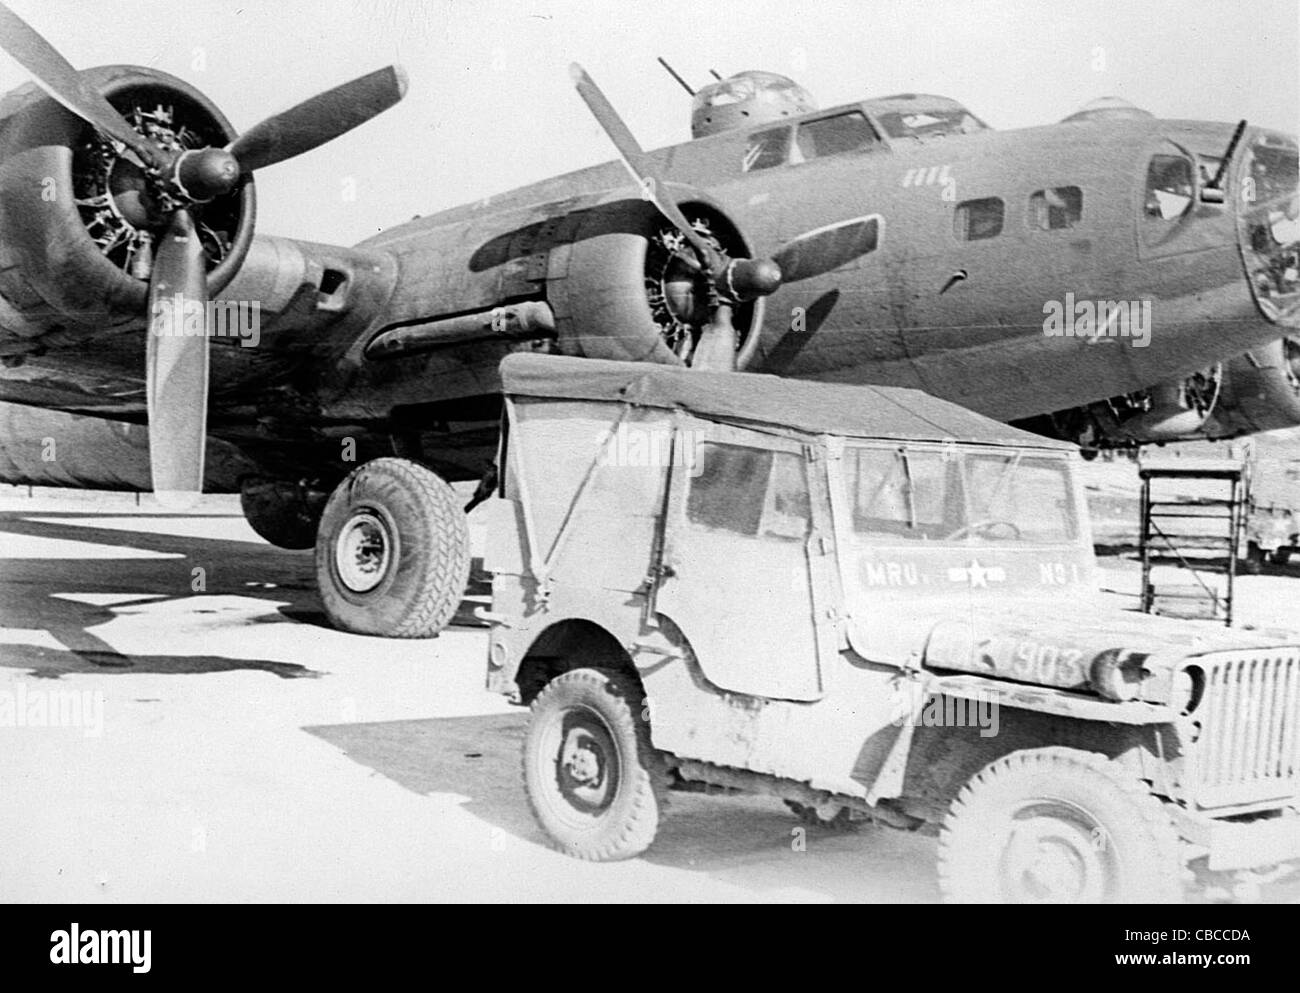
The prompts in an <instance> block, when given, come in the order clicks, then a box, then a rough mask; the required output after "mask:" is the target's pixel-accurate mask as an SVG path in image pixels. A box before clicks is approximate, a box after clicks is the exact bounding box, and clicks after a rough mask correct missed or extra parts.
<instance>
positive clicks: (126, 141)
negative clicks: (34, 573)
mask: <svg viewBox="0 0 1300 993" xmlns="http://www.w3.org/2000/svg"><path fill="white" fill-rule="evenodd" d="M0 48H3V49H4V51H6V52H8V53H9V54H10V55H11V56H12V57H13V58H14V59H15V60H16V61H18V62H19V63H20V64H21V65H22V66H23V67H24V68H25V69H26V70H27V71H28V72H29V73H31V75H32V77H33V78H34V79H35V80H36V82H37V83H38V84H39V85H40V86H41V88H42V89H44V90H45V91H46V92H47V93H49V94H50V96H52V97H53V98H54V99H55V100H57V101H58V102H59V103H61V104H62V105H63V106H64V107H66V108H67V109H68V110H70V111H72V113H74V114H76V115H77V116H78V117H80V118H81V119H82V120H84V121H86V122H87V123H88V124H90V125H92V126H93V127H94V128H95V129H96V130H98V131H99V132H101V133H102V134H103V135H104V136H105V137H107V138H110V139H112V140H113V141H116V142H119V143H120V144H122V145H124V146H126V148H127V149H129V150H130V152H132V153H134V155H135V156H136V157H137V158H138V159H139V160H140V162H141V164H142V165H143V166H144V168H145V171H146V175H147V176H148V180H149V183H150V186H151V188H152V192H153V194H154V199H155V200H156V201H157V203H158V204H159V205H160V208H161V209H160V212H159V213H160V215H161V216H162V217H163V218H164V219H165V233H164V234H163V235H162V239H161V242H160V244H159V247H158V250H157V253H156V255H155V258H154V263H153V270H152V273H151V276H150V282H149V307H150V310H149V314H150V324H149V333H148V335H147V338H148V344H147V347H146V357H145V362H146V375H147V383H146V396H147V405H148V414H149V456H150V464H151V469H152V472H153V486H154V491H155V492H156V493H157V494H158V495H159V497H160V498H163V499H170V500H171V502H173V503H177V504H179V503H187V502H192V501H193V500H194V499H195V498H197V496H198V494H199V493H200V492H201V491H202V489H203V456H204V443H205V440H206V436H207V435H206V431H207V409H208V361H209V355H208V340H207V339H208V337H209V335H208V330H209V329H208V328H207V324H206V321H207V263H206V259H205V256H204V253H203V250H202V247H201V245H200V243H199V239H198V236H197V234H196V230H195V224H194V218H193V215H192V214H191V212H190V209H189V208H190V207H191V206H193V205H195V204H201V203H206V202H207V201H209V200H212V199H213V198H215V197H219V196H223V195H225V194H228V193H230V192H232V191H233V190H234V189H235V188H236V186H238V184H239V183H240V182H241V180H242V179H243V178H244V177H245V176H247V175H248V174H250V173H252V172H253V171H254V170H256V169H261V168H264V167H266V166H269V165H274V164H276V163H277V162H283V161H284V160H285V159H289V158H292V157H293V156H295V155H301V154H302V153H303V152H308V151H311V150H312V149H313V148H316V147H318V146H320V145H323V144H325V143H326V142H328V141H331V140H333V139H334V138H337V137H338V136H339V135H341V134H344V133H346V132H348V131H351V130H352V129H353V128H355V127H357V126H358V125H361V124H364V123H365V122H366V121H368V120H370V119H371V118H372V117H374V116H376V115H377V114H380V113H382V112H383V111H385V110H387V109H388V108H389V107H391V106H393V105H394V104H396V103H397V102H398V101H399V100H401V99H402V97H403V96H404V95H405V93H406V78H405V76H404V75H403V74H402V72H401V70H400V69H398V68H397V67H396V66H388V67H386V68H384V69H380V70H378V71H376V72H372V73H370V74H368V75H365V76H361V77H359V78H358V79H354V80H352V81H351V82H348V83H344V84H342V85H341V86H336V87H334V88H333V89H331V90H327V91H326V92H324V93H321V94H319V95H318V96H315V97H312V98H311V99H310V100H306V101H304V102H302V103H300V104H298V105H297V106H296V107H293V108H291V109H289V110H286V111H284V112H283V113H280V114H277V115H275V116H274V117H270V118H267V119H266V120H265V121H263V122H262V123H260V124H257V125H254V126H253V127H252V128H250V129H249V130H248V131H245V132H244V133H243V134H241V135H240V136H239V137H238V138H236V139H235V140H234V141H233V142H231V143H230V144H229V145H228V146H227V147H225V148H199V149H188V150H183V151H177V150H175V149H169V148H164V147H163V146H161V145H159V144H156V143H155V142H153V141H152V140H150V139H149V138H147V137H145V136H144V135H142V134H141V133H139V132H138V131H136V129H135V128H133V127H132V126H131V125H130V123H128V121H127V120H126V119H125V118H124V117H123V116H122V115H121V114H120V113H119V112H118V111H117V109H116V108H114V107H113V105H112V104H110V103H109V102H108V100H106V99H105V98H104V96H103V95H102V94H101V93H99V92H98V91H97V90H96V89H95V88H94V87H92V86H89V85H87V84H86V82H85V81H84V80H83V79H82V77H81V75H80V74H79V73H78V72H77V70H76V69H74V68H73V67H72V66H71V65H70V64H69V63H68V62H67V60H66V59H64V58H63V56H62V55H60V54H59V53H58V52H57V51H56V50H55V49H54V47H53V46H51V45H50V44H49V42H47V41H46V40H45V39H44V38H42V37H41V36H40V34H38V33H37V32H36V31H35V30H34V29H33V28H32V27H31V26H30V25H29V24H27V22H26V21H24V20H23V19H22V18H20V17H19V16H18V15H17V14H15V13H14V12H13V11H12V10H10V9H9V8H8V7H6V6H4V4H0ZM195 320H198V321H201V322H203V324H202V331H203V333H202V334H193V333H187V332H189V331H190V327H188V326H187V325H188V324H189V323H190V322H191V321H195Z"/></svg>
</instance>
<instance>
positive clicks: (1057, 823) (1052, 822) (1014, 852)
mask: <svg viewBox="0 0 1300 993" xmlns="http://www.w3.org/2000/svg"><path fill="white" fill-rule="evenodd" d="M1098 838H1102V839H1103V841H1104V836H1102V835H1100V834H1099V833H1098V829H1097V828H1096V827H1095V826H1092V827H1091V828H1090V827H1089V826H1088V825H1084V824H1081V823H1079V822H1078V821H1077V820H1076V819H1075V818H1074V817H1073V816H1071V815H1067V814H1064V813H1045V814H1040V815H1037V816H1031V817H1028V818H1026V819H1024V820H1019V821H1017V822H1015V825H1014V827H1013V829H1012V832H1011V835H1010V837H1009V838H1008V840H1007V844H1006V847H1005V849H1004V851H1003V858H1002V872H1003V876H1002V878H1003V882H1004V886H1005V887H1006V888H1007V889H1008V890H1009V892H1008V894H1007V895H1008V897H1010V899H1012V900H1013V901H1014V902H1016V903H1073V902H1084V903H1098V902H1101V901H1102V900H1103V899H1104V898H1105V896H1106V889H1107V887H1106V880H1107V875H1108V873H1107V867H1106V863H1105V859H1104V858H1103V849H1102V847H1101V845H1100V844H1099V842H1098Z"/></svg>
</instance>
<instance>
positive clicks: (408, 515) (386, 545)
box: [316, 458, 470, 638]
mask: <svg viewBox="0 0 1300 993" xmlns="http://www.w3.org/2000/svg"><path fill="white" fill-rule="evenodd" d="M469 560H470V549H469V528H468V525H467V524H466V522H465V514H464V513H463V512H462V510H461V508H460V501H458V500H457V498H456V494H455V492H454V491H453V490H452V488H451V487H450V486H448V485H447V484H446V483H445V482H444V481H443V480H441V479H440V478H438V476H437V475H435V474H434V473H433V472H431V471H430V470H428V469H426V468H425V467H424V466H422V465H419V464H418V463H415V462H411V461H408V460H407V459H398V458H382V459H375V460H374V461H373V462H367V463H366V464H365V465H363V466H360V467H359V468H357V469H355V470H353V472H352V474H351V475H349V476H348V477H347V479H345V480H343V482H342V483H340V484H339V485H338V487H337V488H336V489H335V490H334V492H333V493H332V494H330V498H329V502H328V503H326V505H325V512H324V514H322V515H321V520H320V527H319V530H318V532H317V535H316V581H317V584H318V586H319V587H320V597H321V602H322V604H324V606H325V612H326V613H327V614H328V615H329V618H330V620H331V621H332V622H333V623H334V624H335V626H336V627H339V628H342V629H343V630H345V631H355V632H356V633H358V634H375V635H382V636H384V637H387V638H432V637H433V636H434V635H436V634H437V633H438V632H439V631H441V630H442V629H443V628H444V627H446V626H447V624H448V623H450V621H451V619H452V617H453V616H454V615H455V613H456V610H457V608H458V607H459V606H460V602H461V599H462V597H463V596H464V593H465V584H466V583H467V582H468V581H469Z"/></svg>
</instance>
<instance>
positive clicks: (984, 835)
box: [939, 748, 1183, 903]
mask: <svg viewBox="0 0 1300 993" xmlns="http://www.w3.org/2000/svg"><path fill="white" fill-rule="evenodd" d="M1179 849H1180V842H1179V839H1178V835H1177V832H1176V831H1175V830H1174V826H1173V822H1172V821H1171V820H1170V818H1169V816H1168V815H1167V814H1166V813H1165V811H1164V810H1163V809H1162V807H1161V804H1160V801H1159V800H1157V799H1156V798H1155V797H1153V796H1152V795H1151V794H1150V793H1148V792H1147V788H1146V786H1145V785H1144V784H1143V783H1141V782H1139V781H1138V780H1137V779H1134V778H1133V777H1131V776H1129V775H1128V774H1127V773H1126V772H1125V771H1124V770H1123V769H1122V768H1121V767H1120V766H1118V765H1117V764H1115V763H1114V762H1111V761H1110V760H1109V759H1107V758H1106V757H1105V756H1104V755H1098V754H1096V753H1094V752H1084V751H1079V750H1077V749H1073V748H1037V749H1029V750H1026V751H1019V752H1012V753H1011V754H1010V755H1007V756H1004V757H1003V758H1000V759H997V760H995V761H993V762H990V763H989V764H988V765H986V766H985V767H984V768H983V769H982V770H980V772H978V773H977V774H976V775H975V776H974V777H973V778H972V779H971V781H970V782H969V783H967V784H966V786H964V787H963V788H962V790H961V792H960V793H959V794H958V795H957V798H956V799H955V800H954V801H953V803H952V806H951V808H950V809H949V811H948V816H947V818H946V819H945V821H944V823H943V828H942V830H941V831H940V834H939V885H940V889H941V890H942V891H943V895H944V899H945V900H946V901H947V902H949V903H1177V902H1179V901H1180V900H1181V899H1182V895H1183V887H1182V880H1183V871H1182V869H1183V867H1182V863H1181V860H1180V850H1179Z"/></svg>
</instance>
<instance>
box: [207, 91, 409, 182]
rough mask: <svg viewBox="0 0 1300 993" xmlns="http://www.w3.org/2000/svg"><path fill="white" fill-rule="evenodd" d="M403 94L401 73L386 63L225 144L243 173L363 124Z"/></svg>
mask: <svg viewBox="0 0 1300 993" xmlns="http://www.w3.org/2000/svg"><path fill="white" fill-rule="evenodd" d="M405 95H406V74H405V73H404V72H402V70H401V69H400V68H398V67H397V66H385V67H384V68H383V69H376V70H375V71H374V72H372V73H369V74H368V75H365V76H359V77H357V78H356V79H354V80H352V81H351V82H349V83H343V84H342V85H340V86H336V87H334V88H333V89H332V90H326V91H325V92H324V93H318V94H317V95H316V96H314V97H312V98H311V99H310V100H304V101H303V102H302V103H300V104H298V105H297V106H296V107H291V108H289V109H288V110H286V111H284V112H283V113H279V114H276V115H275V116H274V117H268V118H267V119H266V120H264V121H262V122H261V123H260V124H255V125H253V126H252V127H251V128H249V129H248V130H247V131H245V132H244V133H243V134H241V135H240V136H239V137H238V138H236V139H235V140H234V141H233V142H231V143H230V146H229V147H228V148H227V151H228V152H230V154H231V155H233V156H234V157H235V158H236V159H237V160H238V161H239V165H240V168H242V169H243V170H244V172H253V171H254V170H256V169H264V168H266V167H267V166H270V165H275V164H276V163H277V162H283V161H284V160H285V159H291V158H293V157H294V156H295V155H301V154H302V153H303V152H309V151H311V150H312V149H313V148H317V147H319V146H321V145H324V144H325V143H326V142H328V141H333V140H334V139H335V138H337V137H338V136H339V135H341V134H346V133H347V132H348V131H351V130H352V129H353V128H355V127H358V126H360V125H362V124H365V123H366V121H368V120H370V119H371V118H372V117H375V116H377V115H379V114H381V113H383V112H384V111H385V110H387V109H388V108H389V107H391V106H393V105H394V104H395V103H397V102H398V101H399V100H401V99H402V97H404V96H405Z"/></svg>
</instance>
